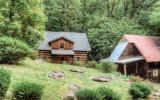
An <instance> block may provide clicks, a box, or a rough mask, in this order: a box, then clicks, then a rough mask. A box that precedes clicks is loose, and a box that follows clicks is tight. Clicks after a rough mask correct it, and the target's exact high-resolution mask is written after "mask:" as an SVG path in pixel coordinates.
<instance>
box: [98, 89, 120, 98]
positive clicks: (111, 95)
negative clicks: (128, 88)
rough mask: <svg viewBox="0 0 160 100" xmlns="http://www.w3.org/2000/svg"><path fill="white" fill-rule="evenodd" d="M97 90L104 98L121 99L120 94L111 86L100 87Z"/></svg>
mask: <svg viewBox="0 0 160 100" xmlns="http://www.w3.org/2000/svg"><path fill="white" fill-rule="evenodd" d="M96 91H97V93H99V94H100V95H101V98H102V100H121V97H120V95H119V94H117V93H116V92H114V91H113V90H111V89H109V88H106V87H99V88H97V89H96Z"/></svg>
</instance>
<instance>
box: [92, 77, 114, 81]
mask: <svg viewBox="0 0 160 100" xmlns="http://www.w3.org/2000/svg"><path fill="white" fill-rule="evenodd" d="M92 80H93V81H97V82H110V81H112V80H113V79H112V77H110V76H97V77H93V78H92Z"/></svg>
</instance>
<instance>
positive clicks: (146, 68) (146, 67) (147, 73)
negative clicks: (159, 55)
mask: <svg viewBox="0 0 160 100" xmlns="http://www.w3.org/2000/svg"><path fill="white" fill-rule="evenodd" d="M146 71H147V72H146V73H147V79H148V63H146Z"/></svg>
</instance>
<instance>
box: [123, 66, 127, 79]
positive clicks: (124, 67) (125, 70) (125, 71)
mask: <svg viewBox="0 0 160 100" xmlns="http://www.w3.org/2000/svg"><path fill="white" fill-rule="evenodd" d="M126 68H127V65H126V64H124V65H123V70H124V75H125V76H127V69H126Z"/></svg>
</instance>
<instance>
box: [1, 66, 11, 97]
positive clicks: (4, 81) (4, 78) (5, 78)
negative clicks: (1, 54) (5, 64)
mask: <svg viewBox="0 0 160 100" xmlns="http://www.w3.org/2000/svg"><path fill="white" fill-rule="evenodd" d="M10 82H11V73H10V72H9V71H7V70H5V69H3V68H0V97H4V95H5V94H6V92H7V89H8V87H9V84H10Z"/></svg>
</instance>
